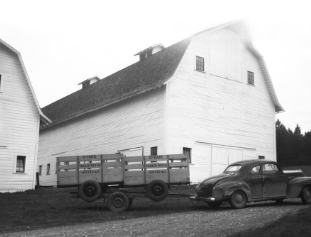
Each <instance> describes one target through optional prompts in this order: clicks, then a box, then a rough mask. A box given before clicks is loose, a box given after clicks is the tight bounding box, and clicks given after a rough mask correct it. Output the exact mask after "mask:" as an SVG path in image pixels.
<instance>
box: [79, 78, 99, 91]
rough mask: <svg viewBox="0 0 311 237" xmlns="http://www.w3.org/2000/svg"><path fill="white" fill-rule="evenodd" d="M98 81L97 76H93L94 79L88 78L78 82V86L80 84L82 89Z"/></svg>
mask: <svg viewBox="0 0 311 237" xmlns="http://www.w3.org/2000/svg"><path fill="white" fill-rule="evenodd" d="M99 80H100V79H99V77H98V76H94V77H90V78H88V79H86V80H84V81H83V82H80V83H79V84H78V85H81V84H82V89H84V88H86V87H88V86H89V85H92V84H93V83H95V82H98V81H99Z"/></svg>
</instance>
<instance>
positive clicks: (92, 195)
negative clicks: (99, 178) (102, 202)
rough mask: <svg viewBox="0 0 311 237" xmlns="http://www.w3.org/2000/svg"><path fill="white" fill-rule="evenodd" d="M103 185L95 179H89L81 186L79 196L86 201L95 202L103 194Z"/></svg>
mask: <svg viewBox="0 0 311 237" xmlns="http://www.w3.org/2000/svg"><path fill="white" fill-rule="evenodd" d="M101 192H102V190H101V187H100V185H99V183H97V182H96V181H94V180H87V181H85V182H84V183H83V184H81V186H80V188H79V196H80V197H81V198H82V199H83V200H84V201H86V202H94V201H96V200H97V199H98V198H100V196H101Z"/></svg>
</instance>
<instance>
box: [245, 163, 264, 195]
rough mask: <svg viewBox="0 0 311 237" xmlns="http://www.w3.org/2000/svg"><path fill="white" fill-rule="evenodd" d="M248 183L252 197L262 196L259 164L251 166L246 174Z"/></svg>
mask: <svg viewBox="0 0 311 237" xmlns="http://www.w3.org/2000/svg"><path fill="white" fill-rule="evenodd" d="M248 185H249V187H250V191H251V195H252V199H259V198H262V191H263V181H262V174H261V166H260V165H255V166H253V167H251V169H250V171H249V174H248Z"/></svg>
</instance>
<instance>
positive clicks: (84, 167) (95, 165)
mask: <svg viewBox="0 0 311 237" xmlns="http://www.w3.org/2000/svg"><path fill="white" fill-rule="evenodd" d="M100 167H101V164H100V163H87V164H84V163H82V164H81V163H80V165H79V168H80V169H87V168H100Z"/></svg>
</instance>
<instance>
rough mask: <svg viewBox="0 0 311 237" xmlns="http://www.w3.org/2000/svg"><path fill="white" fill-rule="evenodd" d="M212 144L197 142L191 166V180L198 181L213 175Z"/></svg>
mask: <svg viewBox="0 0 311 237" xmlns="http://www.w3.org/2000/svg"><path fill="white" fill-rule="evenodd" d="M211 161H212V157H211V145H210V144H205V143H195V144H194V149H193V155H192V161H191V164H189V167H190V182H194V183H198V182H200V181H202V180H204V179H206V178H208V177H210V176H211Z"/></svg>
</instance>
